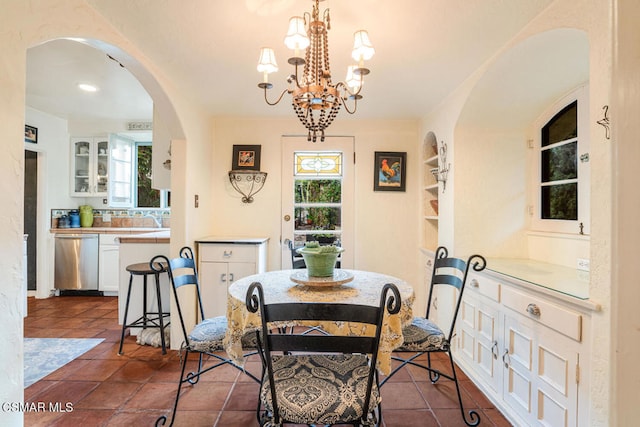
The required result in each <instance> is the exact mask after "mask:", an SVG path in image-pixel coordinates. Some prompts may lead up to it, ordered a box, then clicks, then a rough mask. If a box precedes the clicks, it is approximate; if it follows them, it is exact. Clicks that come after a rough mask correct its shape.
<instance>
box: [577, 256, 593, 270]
mask: <svg viewBox="0 0 640 427" xmlns="http://www.w3.org/2000/svg"><path fill="white" fill-rule="evenodd" d="M577 267H578V270H582V271H589V267H590V261H589V260H588V259H586V258H578V265H577Z"/></svg>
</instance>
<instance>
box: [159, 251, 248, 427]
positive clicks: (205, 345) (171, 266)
mask: <svg viewBox="0 0 640 427" xmlns="http://www.w3.org/2000/svg"><path fill="white" fill-rule="evenodd" d="M162 263H164V265H165V268H166V266H167V265H168V273H169V279H170V281H171V284H172V288H173V296H174V297H175V302H176V309H177V312H178V317H179V318H180V325H181V327H182V333H183V336H184V341H183V343H182V347H181V354H180V359H181V369H180V381H179V382H178V391H177V392H176V399H175V402H174V404H173V410H172V415H171V422H170V423H169V425H170V426H171V425H173V422H174V421H175V415H176V409H177V408H178V401H179V400H180V392H181V390H182V385H183V384H184V383H189V384H191V385H195V384H196V383H197V382H198V380H199V379H200V375H202V374H204V373H205V372H209V371H210V370H212V369H215V368H217V367H219V366H223V365H227V364H229V365H231V366H233V367H235V368H237V369H239V370H240V371H242V372H245V373H246V374H247V375H249V376H250V377H251V378H253V379H254V380H255V381H257V382H260V380H259V379H258V378H256V377H255V376H254V375H253V374H251V373H250V372H246V371H244V369H243V368H241V367H239V366H237V365H235V364H234V363H233V361H231V360H230V359H228V358H226V357H223V356H222V355H221V354H219V353H221V352H224V345H223V340H224V337H225V333H226V331H227V318H226V316H217V317H212V318H206V317H205V313H204V309H203V307H202V297H201V296H200V283H199V281H198V272H197V270H196V263H195V259H194V257H193V251H192V250H191V248H190V247H187V246H185V247H183V248H182V249H180V257H179V258H175V259H172V260H169V259H168V258H167V257H165V256H164V255H158V256H156V257H154V258H153V259H152V260H151V262H150V265H151V268H152V269H154V270H156V269H160V268H161V267H162ZM189 286H193V288H194V290H195V296H196V298H197V300H196V301H197V314H198V316H199V317H198V319H203V320H200V321H199V323H198V324H197V325H196V326H195V327H194V328H193V329H192V330H191V332H189V333H187V328H186V326H185V320H184V317H183V312H182V307H181V304H180V300H179V298H178V288H182V287H189ZM255 337H256V335H255V334H254V333H247V334H245V335H244V336H243V338H242V347H243V348H244V349H247V350H249V351H250V352H249V353H247V354H245V357H246V356H249V355H251V354H256V348H257V342H256V339H255ZM182 351H184V353H182ZM190 353H197V354H198V369H197V371H196V372H189V373H186V374H185V372H186V366H187V361H188V360H189V354H190ZM204 356H209V357H210V358H213V360H214V364H213V365H211V366H207V367H206V368H204ZM166 421H167V417H166V416H165V415H162V416H161V417H160V418H158V419H157V420H156V426H161V425H164V424H165V423H166Z"/></svg>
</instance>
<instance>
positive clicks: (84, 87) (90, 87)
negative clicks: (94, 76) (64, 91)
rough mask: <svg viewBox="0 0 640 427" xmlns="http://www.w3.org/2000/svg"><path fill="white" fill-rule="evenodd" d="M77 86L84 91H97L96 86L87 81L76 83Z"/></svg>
mask: <svg viewBox="0 0 640 427" xmlns="http://www.w3.org/2000/svg"><path fill="white" fill-rule="evenodd" d="M78 88H80V90H83V91H85V92H97V91H98V87H97V86H94V85H92V84H89V83H78Z"/></svg>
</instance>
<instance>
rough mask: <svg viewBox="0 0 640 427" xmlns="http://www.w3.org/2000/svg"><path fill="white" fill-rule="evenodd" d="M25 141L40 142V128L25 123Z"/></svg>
mask: <svg viewBox="0 0 640 427" xmlns="http://www.w3.org/2000/svg"><path fill="white" fill-rule="evenodd" d="M24 142H30V143H32V144H37V143H38V128H34V127H33V126H29V125H24Z"/></svg>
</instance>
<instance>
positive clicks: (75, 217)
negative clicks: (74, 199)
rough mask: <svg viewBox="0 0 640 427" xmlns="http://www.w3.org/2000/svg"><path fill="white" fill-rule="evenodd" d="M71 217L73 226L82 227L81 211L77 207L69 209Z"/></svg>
mask: <svg viewBox="0 0 640 427" xmlns="http://www.w3.org/2000/svg"><path fill="white" fill-rule="evenodd" d="M69 219H70V221H69V222H70V224H69V226H70V227H71V228H80V212H79V211H78V210H77V209H72V210H70V211H69Z"/></svg>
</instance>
